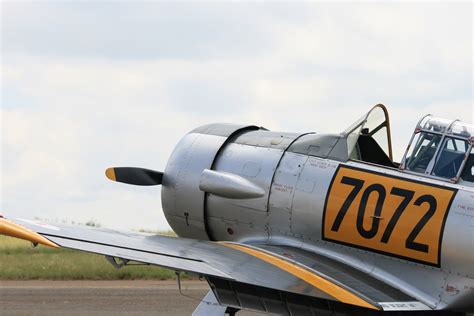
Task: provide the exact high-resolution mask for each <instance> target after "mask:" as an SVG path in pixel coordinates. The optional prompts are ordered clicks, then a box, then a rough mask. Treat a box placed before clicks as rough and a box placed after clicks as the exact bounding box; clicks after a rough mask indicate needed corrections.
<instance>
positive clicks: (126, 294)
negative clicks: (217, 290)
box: [0, 280, 262, 316]
mask: <svg viewBox="0 0 474 316" xmlns="http://www.w3.org/2000/svg"><path fill="white" fill-rule="evenodd" d="M182 288H183V292H184V293H185V294H186V295H188V296H190V297H192V298H190V297H186V296H182V295H180V294H179V291H178V286H177V283H176V281H143V280H137V281H0V315H2V316H3V315H79V316H82V315H173V316H180V315H191V313H192V311H193V310H194V309H195V308H196V306H197V305H198V304H199V301H200V300H201V299H202V298H203V297H204V295H205V294H206V293H207V291H208V290H209V287H208V285H207V283H206V282H203V281H183V282H182ZM237 315H238V316H250V315H262V314H258V313H250V312H239V313H237Z"/></svg>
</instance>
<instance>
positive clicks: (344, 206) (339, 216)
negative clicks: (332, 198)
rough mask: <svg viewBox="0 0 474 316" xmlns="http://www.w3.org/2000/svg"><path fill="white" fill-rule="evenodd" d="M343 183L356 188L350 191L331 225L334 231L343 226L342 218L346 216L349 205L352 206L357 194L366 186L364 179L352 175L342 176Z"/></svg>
mask: <svg viewBox="0 0 474 316" xmlns="http://www.w3.org/2000/svg"><path fill="white" fill-rule="evenodd" d="M341 183H342V184H347V185H351V186H353V187H354V188H353V189H352V191H351V192H350V193H349V195H348V196H347V198H346V200H345V201H344V203H343V204H342V206H341V209H340V210H339V212H338V213H337V216H336V219H335V220H334V223H333V224H332V227H331V230H332V231H334V232H337V231H338V230H339V227H341V223H342V220H343V219H344V216H346V213H347V211H348V210H349V207H351V204H352V202H353V201H354V199H355V197H356V196H357V194H359V192H360V190H361V189H362V187H363V186H364V181H362V180H359V179H354V178H350V177H342V179H341Z"/></svg>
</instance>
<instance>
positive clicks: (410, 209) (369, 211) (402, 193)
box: [323, 166, 456, 267]
mask: <svg viewBox="0 0 474 316" xmlns="http://www.w3.org/2000/svg"><path fill="white" fill-rule="evenodd" d="M455 194H456V190H455V189H452V188H448V187H442V186H438V185H434V184H429V183H424V182H418V181H414V180H409V179H404V178H399V177H395V176H391V175H386V174H382V173H377V172H373V171H368V170H363V169H359V168H353V167H348V166H340V167H339V168H338V170H337V171H336V174H335V175H334V177H333V179H332V183H331V186H330V187H329V191H328V195H327V197H326V203H325V207H324V219H323V239H324V240H329V241H334V242H338V243H342V244H345V245H349V246H354V247H358V248H363V249H367V250H371V251H374V252H379V253H383V254H386V255H391V256H394V257H399V258H403V259H407V260H411V261H416V262H419V263H424V264H429V265H432V266H437V267H439V266H440V256H441V241H442V238H443V230H444V223H445V221H446V217H447V214H448V211H449V208H450V206H451V203H452V201H453V199H454V196H455Z"/></svg>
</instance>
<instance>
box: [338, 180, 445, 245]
mask: <svg viewBox="0 0 474 316" xmlns="http://www.w3.org/2000/svg"><path fill="white" fill-rule="evenodd" d="M341 183H342V184H346V185H350V186H352V187H353V188H352V190H351V192H350V193H349V195H348V196H347V198H346V199H345V201H344V203H343V204H342V206H341V209H340V210H339V212H338V214H337V216H336V218H335V220H334V222H333V224H332V227H331V230H332V231H334V232H337V231H338V230H339V228H340V227H341V224H342V221H343V219H344V217H345V216H346V214H347V211H348V210H349V208H350V207H351V205H352V203H353V202H354V200H355V199H356V197H357V196H358V194H359V192H361V190H362V187H363V186H364V181H363V180H360V179H355V178H351V177H347V176H344V177H342V179H341ZM373 194H376V197H377V202H376V203H375V208H374V210H373V215H368V216H370V218H371V226H370V228H369V229H366V228H365V227H364V221H365V220H366V218H367V214H368V213H367V204H368V201H369V198H370V197H371V195H373ZM390 194H391V195H395V196H398V197H402V198H403V199H402V201H401V202H400V204H399V205H398V207H397V209H396V210H395V212H394V213H393V216H392V217H391V218H390V221H389V222H388V224H387V227H386V228H385V231H384V233H383V235H382V238H381V240H380V241H381V242H383V243H388V242H389V240H390V236H391V235H392V233H393V230H394V229H395V227H396V225H397V223H398V221H399V219H400V217H401V216H402V214H403V212H404V211H405V209H406V208H407V207H408V206H409V204H410V202H411V201H412V200H413V197H414V195H415V192H414V191H411V190H406V189H402V188H398V187H393V188H392V190H391V191H390ZM386 196H387V192H386V190H385V187H384V186H383V185H381V184H379V183H375V184H371V185H369V186H368V187H367V188H366V189H365V190H364V191H363V193H362V197H361V199H360V203H359V208H358V212H357V220H356V227H357V231H358V233H359V235H360V236H361V237H363V238H365V239H372V238H374V237H375V236H376V235H377V233H378V231H379V226H380V220H381V219H382V210H383V207H384V202H385V199H386ZM425 203H428V205H429V208H428V211H427V212H426V214H425V215H424V216H423V217H422V218H421V219H420V220H419V222H418V223H417V224H416V225H415V227H414V228H413V230H412V231H411V232H410V234H409V235H408V237H407V239H406V242H405V247H406V248H408V249H413V250H416V251H421V252H428V250H429V246H428V245H425V244H422V243H417V242H415V238H416V237H417V236H418V235H419V233H420V232H421V231H422V230H423V227H424V226H425V225H426V223H428V221H429V220H430V218H431V217H432V216H433V215H434V214H435V212H436V206H437V203H436V199H435V197H434V196H432V195H429V194H425V195H422V196H420V197H419V198H418V199H417V200H416V201H415V202H414V205H416V206H421V205H422V204H425Z"/></svg>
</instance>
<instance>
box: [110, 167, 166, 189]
mask: <svg viewBox="0 0 474 316" xmlns="http://www.w3.org/2000/svg"><path fill="white" fill-rule="evenodd" d="M105 176H106V177H107V178H109V179H110V180H113V181H117V182H122V183H127V184H133V185H159V184H161V181H162V180H163V172H159V171H155V170H150V169H144V168H134V167H114V168H107V170H105Z"/></svg>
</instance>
